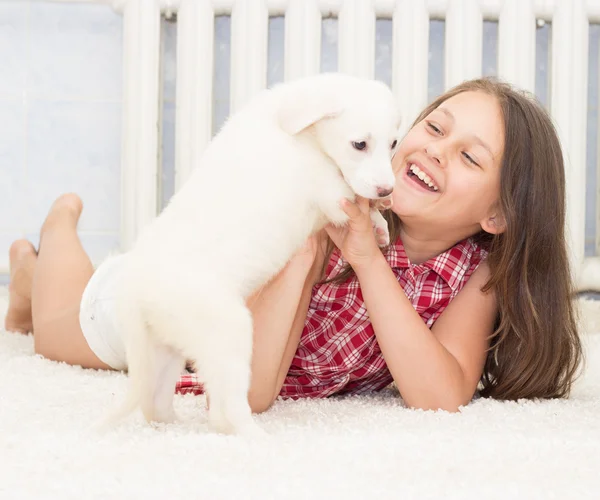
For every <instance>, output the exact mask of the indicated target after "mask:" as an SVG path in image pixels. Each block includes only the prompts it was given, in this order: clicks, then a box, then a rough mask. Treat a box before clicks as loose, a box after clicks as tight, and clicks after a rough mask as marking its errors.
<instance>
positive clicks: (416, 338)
mask: <svg viewBox="0 0 600 500" xmlns="http://www.w3.org/2000/svg"><path fill="white" fill-rule="evenodd" d="M342 206H343V208H344V210H345V211H346V213H347V214H348V215H349V216H350V221H349V223H348V226H347V227H345V228H333V227H329V228H328V233H329V235H330V236H331V238H332V240H333V241H334V243H335V244H336V245H337V246H338V247H339V248H340V249H341V250H342V253H343V254H344V257H345V258H346V260H347V261H348V262H349V263H350V264H351V265H352V267H353V268H354V271H355V273H356V275H357V278H358V280H359V282H360V286H361V291H362V295H363V299H364V301H365V307H366V308H367V311H368V313H369V317H370V320H371V323H372V325H373V329H374V331H375V336H376V337H377V341H378V343H379V346H380V347H381V352H382V354H383V356H384V358H385V360H386V363H387V365H388V368H389V369H390V372H391V374H392V377H393V378H394V381H395V383H396V385H397V387H398V390H399V391H400V393H401V395H402V398H403V399H404V401H405V402H406V404H407V405H408V406H412V407H417V408H423V409H444V410H449V411H456V410H457V409H458V407H459V406H461V405H464V404H466V403H468V402H469V401H470V400H471V398H472V397H473V394H474V393H475V390H476V388H477V384H478V382H479V380H480V378H481V374H482V372H483V366H484V363H485V358H486V349H487V346H488V340H487V339H488V338H489V336H490V334H491V333H492V331H493V324H494V319H495V316H496V310H497V309H496V307H497V306H496V301H495V297H494V295H493V294H491V293H489V294H484V293H483V292H481V287H482V286H483V285H484V284H485V282H486V280H487V278H488V272H489V271H488V267H487V265H485V264H482V265H480V267H479V269H477V271H475V272H474V273H473V275H472V276H471V278H470V279H469V282H468V283H467V284H466V285H465V286H464V287H463V289H462V290H461V291H460V292H459V294H458V295H457V296H456V297H455V298H454V300H453V301H452V302H451V303H450V305H449V306H448V307H447V308H446V309H445V310H444V312H443V313H442V314H441V315H440V317H439V318H438V320H437V321H436V323H435V325H434V326H433V328H432V329H431V330H430V329H429V328H428V327H427V325H426V324H425V323H424V322H423V320H422V319H421V317H420V316H419V314H418V313H417V312H416V311H415V309H414V308H413V306H412V304H411V303H410V301H409V300H408V298H407V297H406V295H405V293H404V290H403V289H402V287H401V286H400V284H399V283H398V281H397V279H396V277H395V275H394V272H393V271H392V269H391V268H390V266H389V264H388V263H387V261H386V260H385V257H384V256H383V255H382V253H381V251H379V249H378V247H377V244H376V242H375V239H374V237H373V231H372V228H371V222H370V218H369V216H368V210H369V207H368V201H365V200H359V201H358V203H357V204H351V203H347V202H345V203H343V204H342Z"/></svg>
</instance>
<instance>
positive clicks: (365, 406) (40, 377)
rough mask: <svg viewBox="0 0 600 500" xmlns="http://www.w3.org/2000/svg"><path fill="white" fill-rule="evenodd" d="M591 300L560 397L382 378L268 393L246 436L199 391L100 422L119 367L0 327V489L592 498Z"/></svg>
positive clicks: (109, 495) (596, 352) (115, 396)
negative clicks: (578, 372)
mask: <svg viewBox="0 0 600 500" xmlns="http://www.w3.org/2000/svg"><path fill="white" fill-rule="evenodd" d="M2 294H4V295H2ZM5 294H6V291H5V289H4V291H0V318H1V319H2V323H1V324H2V325H3V324H4V319H3V318H4V313H5V310H6V295H5ZM599 304H600V303H599V302H593V301H583V302H582V310H583V311H584V317H583V320H582V325H583V326H582V328H583V329H584V330H585V331H586V336H585V345H586V353H587V366H586V369H585V371H584V375H583V376H582V378H581V379H580V380H579V381H578V382H577V385H576V387H575V391H574V393H573V395H572V397H571V398H570V399H569V400H566V401H557V400H552V401H522V402H509V403H504V402H498V401H490V400H481V399H480V400H475V401H473V402H472V403H471V404H469V405H467V406H466V407H464V408H463V409H462V411H461V412H459V413H456V414H450V413H446V412H425V411H417V410H411V409H407V408H405V407H404V406H403V405H402V402H401V400H400V399H399V398H398V397H397V396H396V394H395V393H394V392H393V391H391V390H389V391H384V392H382V393H379V394H377V395H373V396H368V397H366V396H361V397H352V398H333V399H328V400H318V401H311V400H304V401H297V402H292V401H278V402H277V403H276V404H275V405H274V407H273V408H272V409H271V410H270V411H268V412H266V413H264V414H262V415H259V416H257V417H256V418H257V420H258V421H259V422H260V424H261V425H262V426H263V427H264V428H265V429H266V430H267V431H268V433H269V436H268V437H267V438H266V439H265V440H254V441H244V440H241V439H238V438H235V437H230V436H219V435H215V434H212V433H209V432H208V430H207V426H206V411H205V400H204V397H203V396H176V398H175V409H176V411H177V413H178V415H179V417H180V420H179V421H178V422H177V423H175V424H171V425H166V426H155V427H151V426H149V425H146V424H144V423H143V422H142V420H141V417H139V416H138V415H135V416H132V417H131V418H129V419H128V420H126V421H124V422H123V423H122V424H120V425H119V426H118V427H116V428H114V429H111V430H109V431H107V432H99V431H98V430H96V429H94V427H93V424H94V423H96V422H97V421H99V420H100V419H101V418H102V417H103V416H104V415H106V412H107V411H108V410H109V409H110V408H112V407H114V405H115V404H117V402H118V401H120V400H121V398H122V397H123V395H124V391H125V384H126V376H125V375H124V374H122V373H108V372H98V371H92V370H82V369H80V368H77V367H71V366H66V365H64V364H59V363H54V362H51V361H48V360H45V359H42V358H40V357H38V356H36V355H35V354H34V353H33V338H32V337H31V336H24V335H19V334H15V333H11V332H6V331H3V330H2V331H0V460H1V464H2V465H1V466H0V498H2V499H11V500H12V499H20V498H27V499H38V498H39V499H61V500H65V499H71V498H73V499H75V498H77V499H113V498H114V499H134V498H136V499H137V498H144V499H145V498H157V499H158V498H165V499H167V498H179V499H183V498H189V499H210V500H212V499H215V500H216V499H246V498H247V499H271V498H273V499H282V500H286V499H338V498H339V499H348V498H351V499H354V498H357V499H358V498H360V499H371V498H373V499H388V498H389V499H404V498H407V499H408V498H415V499H416V498H435V499H441V498H443V499H454V498H456V499H467V498H469V499H470V498H477V499H496V498H498V499H515V498H524V499H537V498H539V499H544V500H546V499H552V498H556V499H584V498H585V499H587V498H589V499H598V498H600V305H599Z"/></svg>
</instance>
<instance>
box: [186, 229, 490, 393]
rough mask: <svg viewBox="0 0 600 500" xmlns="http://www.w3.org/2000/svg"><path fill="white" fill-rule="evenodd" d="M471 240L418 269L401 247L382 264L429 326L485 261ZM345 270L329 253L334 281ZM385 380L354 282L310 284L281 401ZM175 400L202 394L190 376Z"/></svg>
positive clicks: (372, 387) (364, 388) (374, 386)
mask: <svg viewBox="0 0 600 500" xmlns="http://www.w3.org/2000/svg"><path fill="white" fill-rule="evenodd" d="M486 255H487V253H486V251H485V250H484V249H483V248H481V247H480V246H478V245H477V244H476V243H475V242H474V241H473V240H472V239H471V238H468V239H466V240H463V241H461V242H459V243H457V244H456V245H454V246H453V247H452V248H450V249H449V250H447V251H446V252H444V253H442V254H440V255H438V256H437V257H434V258H432V259H430V260H428V261H426V262H424V263H422V264H417V265H414V264H411V263H410V262H409V260H408V257H407V256H406V253H405V251H404V246H403V245H402V242H401V241H398V242H397V243H396V244H394V245H391V246H390V247H389V249H388V250H387V252H386V259H387V261H388V263H389V264H390V266H391V267H392V269H393V271H394V273H395V275H396V278H397V279H398V282H399V283H400V285H402V288H403V289H404V292H405V293H406V296H407V297H408V298H409V300H410V301H411V302H412V304H413V307H414V308H415V310H416V311H417V312H418V313H419V315H420V316H421V318H422V319H423V321H424V322H425V323H426V324H427V326H428V327H429V328H431V326H432V325H433V323H434V322H435V320H436V319H437V318H438V317H439V316H440V314H442V311H443V310H444V309H445V308H446V306H447V305H448V304H449V303H450V301H451V300H452V299H453V298H454V297H455V296H456V294H457V293H458V292H459V291H460V289H461V288H462V287H463V285H464V284H465V283H466V282H467V280H468V278H469V276H470V275H471V274H472V273H473V271H474V270H475V269H476V268H477V266H478V265H479V263H480V262H481V261H482V260H483V259H484V258H485V257H486ZM344 265H345V261H344V259H343V258H342V256H341V253H340V252H339V251H338V250H335V251H334V252H333V254H332V256H331V259H330V260H329V263H328V265H327V268H326V276H327V277H328V278H332V277H334V276H335V275H336V274H337V273H339V272H340V270H341V269H342V268H343V266H344ZM391 382H392V376H391V374H390V372H389V370H388V368H387V366H386V363H385V361H384V359H383V355H382V354H381V350H380V348H379V344H378V343H377V340H376V338H375V333H374V331H373V326H372V325H371V322H370V321H369V316H368V313H367V310H366V309H365V305H364V302H363V298H362V294H361V290H360V286H359V284H358V280H357V279H356V277H354V278H352V279H351V280H349V281H347V282H345V283H343V284H335V283H327V284H317V285H315V287H314V288H313V291H312V299H311V302H310V305H309V308H308V314H307V317H306V321H305V323H304V329H303V331H302V335H301V338H300V344H299V345H298V349H297V350H296V354H295V356H294V359H293V361H292V364H291V366H290V369H289V371H288V374H287V377H286V378H285V381H284V383H283V387H282V388H281V392H280V396H281V397H284V398H294V399H296V398H302V397H311V398H321V397H327V396H331V395H332V394H342V393H346V394H361V393H366V392H370V391H377V390H380V389H383V388H384V387H386V386H387V385H389V384H390V383H391ZM176 391H177V392H178V393H180V394H188V393H193V394H201V393H203V388H202V385H201V383H200V382H199V380H198V377H197V375H195V374H192V373H186V374H184V375H182V376H181V378H180V380H179V382H178V383H177V388H176Z"/></svg>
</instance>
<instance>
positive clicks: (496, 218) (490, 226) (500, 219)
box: [480, 210, 506, 234]
mask: <svg viewBox="0 0 600 500" xmlns="http://www.w3.org/2000/svg"><path fill="white" fill-rule="evenodd" d="M480 225H481V229H483V230H484V231H485V232H486V233H490V234H501V233H503V232H504V231H505V230H506V221H505V220H504V216H503V215H502V213H501V212H500V211H499V210H498V211H496V212H495V213H492V215H490V216H488V217H486V218H485V219H483V220H482V221H481V222H480Z"/></svg>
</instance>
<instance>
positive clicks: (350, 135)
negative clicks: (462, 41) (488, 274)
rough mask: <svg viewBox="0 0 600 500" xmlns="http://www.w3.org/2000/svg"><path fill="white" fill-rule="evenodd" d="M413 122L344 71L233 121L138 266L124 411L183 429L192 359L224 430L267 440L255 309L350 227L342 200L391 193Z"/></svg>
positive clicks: (129, 283)
mask: <svg viewBox="0 0 600 500" xmlns="http://www.w3.org/2000/svg"><path fill="white" fill-rule="evenodd" d="M399 124H400V116H399V114H398V110H397V108H396V102H395V99H394V97H393V95H392V93H391V91H390V89H389V88H388V87H387V86H386V85H384V84H383V83H380V82H377V81H373V80H363V79H358V78H354V77H350V76H344V75H342V74H322V75H318V76H315V77H309V78H305V79H301V80H297V81H294V82H289V83H285V84H280V85H278V86H275V87H273V88H272V89H270V90H266V91H263V92H262V93H260V94H259V95H257V96H256V97H255V98H254V99H253V100H252V101H251V102H250V103H249V104H248V105H246V106H245V107H244V108H243V109H242V110H241V111H239V112H238V113H236V114H234V115H233V116H232V117H231V119H230V120H229V121H227V122H226V124H225V125H224V126H223V128H222V130H221V131H220V133H219V134H217V135H216V136H215V138H214V139H213V141H212V142H211V143H210V145H209V146H208V148H207V149H206V151H205V153H204V154H203V156H202V159H201V161H200V164H199V165H197V167H196V168H195V170H194V171H193V173H192V174H191V176H190V178H189V180H188V181H187V183H186V184H185V185H184V186H183V187H182V189H180V190H179V192H178V193H176V194H175V195H174V196H173V197H172V199H171V201H170V203H169V204H168V206H167V207H166V208H165V209H164V211H163V212H162V213H161V214H160V215H159V216H158V218H157V219H156V220H155V221H153V222H152V223H151V224H150V225H149V226H148V227H146V228H145V229H144V231H143V232H142V234H141V235H140V237H139V239H138V240H137V241H136V243H135V245H134V247H133V248H132V249H131V251H130V252H129V253H128V256H127V257H126V259H127V264H126V267H127V269H126V271H125V273H124V277H123V281H122V285H121V287H120V294H119V297H118V301H117V314H118V318H119V322H120V327H121V328H122V331H123V335H124V338H125V345H126V352H127V362H128V371H129V379H130V392H129V395H128V400H127V402H126V404H125V406H124V408H123V409H122V411H120V412H119V416H124V415H125V414H127V413H128V412H130V411H132V410H134V409H135V408H136V407H138V406H139V407H141V409H142V412H143V414H144V416H145V418H146V419H147V420H148V421H163V422H166V421H171V420H173V419H174V416H175V415H174V412H173V395H174V388H175V384H176V382H177V379H178V377H179V376H180V374H181V372H182V369H183V367H184V360H186V359H189V360H193V361H194V363H195V366H196V368H197V370H198V372H199V374H200V375H201V377H202V380H203V381H204V384H205V390H206V392H207V394H208V395H209V397H210V410H209V424H210V425H211V427H212V428H213V429H214V430H216V431H218V432H224V433H253V432H256V431H259V428H258V426H257V425H256V424H255V422H254V419H253V418H252V416H251V410H250V407H249V404H248V389H249V384H250V362H251V356H252V333H253V330H252V318H251V315H250V312H249V310H248V309H247V308H246V305H245V300H246V298H247V297H248V296H249V295H250V294H251V293H252V292H253V291H255V290H256V289H257V288H258V287H260V286H261V285H264V284H265V283H266V282H267V281H268V280H269V279H270V278H272V277H273V276H274V275H275V274H276V273H277V272H278V271H279V270H281V269H282V267H283V266H285V264H286V262H287V261H288V260H289V259H290V257H291V256H292V255H293V254H294V252H296V251H297V250H298V249H299V247H301V245H302V244H303V243H304V242H305V241H306V240H307V238H308V237H309V235H310V234H311V233H313V232H315V231H317V230H319V229H321V228H322V227H323V226H324V225H325V224H326V223H327V222H333V223H334V224H338V225H341V224H344V223H345V222H346V221H347V216H346V214H345V213H344V212H343V211H342V209H341V208H340V206H339V202H340V200H341V199H342V198H344V197H345V198H348V199H354V197H355V194H358V195H360V196H362V197H365V198H370V199H380V198H383V197H386V196H388V195H389V194H390V193H391V191H392V189H393V186H394V173H393V171H392V167H391V157H392V154H393V150H394V147H395V144H396V141H397V134H398V128H399ZM372 213H373V216H372V219H373V221H374V223H375V224H376V225H378V226H380V227H384V228H385V229H387V225H386V223H385V220H384V219H383V217H382V216H381V214H380V213H379V212H377V211H376V210H373V212H372ZM259 432H260V431H259Z"/></svg>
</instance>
